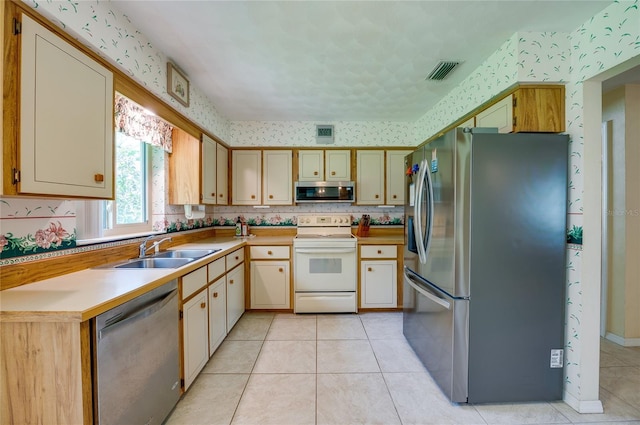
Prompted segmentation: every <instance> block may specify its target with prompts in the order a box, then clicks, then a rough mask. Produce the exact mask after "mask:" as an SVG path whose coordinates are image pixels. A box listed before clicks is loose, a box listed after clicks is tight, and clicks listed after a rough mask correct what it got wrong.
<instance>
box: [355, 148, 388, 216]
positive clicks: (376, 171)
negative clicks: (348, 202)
mask: <svg viewBox="0 0 640 425" xmlns="http://www.w3.org/2000/svg"><path fill="white" fill-rule="evenodd" d="M356 161H357V170H358V171H357V175H358V177H357V180H356V191H357V193H356V202H357V203H358V204H360V205H382V204H384V151H383V150H359V151H357V153H356Z"/></svg>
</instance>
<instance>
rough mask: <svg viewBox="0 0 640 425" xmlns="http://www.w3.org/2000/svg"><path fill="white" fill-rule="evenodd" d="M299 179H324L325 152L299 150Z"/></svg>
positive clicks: (304, 180)
mask: <svg viewBox="0 0 640 425" xmlns="http://www.w3.org/2000/svg"><path fill="white" fill-rule="evenodd" d="M298 180H299V181H303V182H314V181H322V180H324V152H323V151H321V150H301V151H299V152H298Z"/></svg>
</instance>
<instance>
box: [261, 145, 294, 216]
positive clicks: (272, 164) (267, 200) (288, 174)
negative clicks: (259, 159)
mask: <svg viewBox="0 0 640 425" xmlns="http://www.w3.org/2000/svg"><path fill="white" fill-rule="evenodd" d="M292 153H293V152H292V151H291V150H282V151H281V150H278V151H264V154H263V155H264V172H263V184H264V202H263V204H265V205H291V204H293V182H292V173H293V171H292Z"/></svg>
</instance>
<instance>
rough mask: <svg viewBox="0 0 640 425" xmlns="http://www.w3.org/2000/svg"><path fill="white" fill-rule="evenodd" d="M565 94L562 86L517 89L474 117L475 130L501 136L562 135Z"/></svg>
mask: <svg viewBox="0 0 640 425" xmlns="http://www.w3.org/2000/svg"><path fill="white" fill-rule="evenodd" d="M564 97H565V90H564V86H561V85H550V86H535V87H530V86H529V87H519V88H518V89H516V90H515V91H514V92H513V93H511V94H509V95H508V96H506V97H504V98H503V99H501V100H499V101H498V102H497V103H495V104H493V105H492V106H490V107H488V108H487V109H485V110H483V111H482V112H480V113H478V114H477V115H476V117H475V118H476V127H497V128H498V131H499V132H500V133H517V132H542V133H561V132H563V131H565V103H564V102H565V99H564Z"/></svg>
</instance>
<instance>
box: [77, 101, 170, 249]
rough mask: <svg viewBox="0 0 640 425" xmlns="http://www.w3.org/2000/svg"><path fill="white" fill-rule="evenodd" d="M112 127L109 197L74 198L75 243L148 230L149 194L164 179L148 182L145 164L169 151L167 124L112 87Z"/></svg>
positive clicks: (158, 189)
mask: <svg viewBox="0 0 640 425" xmlns="http://www.w3.org/2000/svg"><path fill="white" fill-rule="evenodd" d="M115 127H116V128H115V149H114V150H115V179H114V180H115V199H114V200H112V201H78V202H76V230H77V243H78V244H79V245H82V244H85V243H92V242H98V241H102V240H112V239H120V238H124V237H135V236H140V235H145V234H150V233H154V230H153V225H152V220H151V213H152V211H151V207H152V199H151V198H152V194H153V193H163V192H164V184H163V183H162V182H159V183H152V180H153V179H152V177H151V164H152V162H153V164H154V167H157V164H158V163H159V162H163V163H164V156H165V151H168V152H171V149H172V140H171V132H172V129H173V127H172V126H171V125H170V124H168V123H167V122H165V121H163V120H162V119H160V118H158V117H156V116H155V115H154V114H152V113H151V112H149V111H147V110H145V109H143V108H142V107H140V106H139V105H137V104H136V103H134V102H132V101H131V100H129V99H127V98H125V97H124V96H122V95H120V94H118V93H117V94H116V104H115ZM159 159H163V161H158V160H159ZM155 186H158V187H155ZM160 186H161V187H160Z"/></svg>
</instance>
